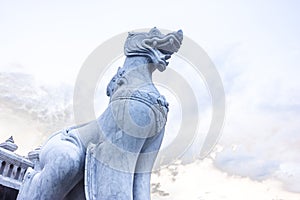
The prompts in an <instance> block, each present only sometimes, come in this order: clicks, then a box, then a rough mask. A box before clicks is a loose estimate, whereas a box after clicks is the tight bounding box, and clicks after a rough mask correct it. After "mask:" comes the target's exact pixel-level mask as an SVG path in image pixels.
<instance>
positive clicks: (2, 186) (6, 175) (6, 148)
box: [0, 137, 38, 200]
mask: <svg viewBox="0 0 300 200" xmlns="http://www.w3.org/2000/svg"><path fill="white" fill-rule="evenodd" d="M17 148H18V146H17V145H16V144H15V143H14V140H13V137H10V138H9V139H7V140H6V141H5V142H3V143H1V144H0V200H15V199H16V198H17V195H18V192H19V189H20V186H21V184H22V180H23V177H24V174H25V172H26V170H27V168H28V167H33V166H34V162H35V160H36V159H37V158H38V154H37V152H36V151H32V152H30V153H29V154H28V157H29V158H26V157H23V156H20V155H18V154H16V153H14V151H15V150H17Z"/></svg>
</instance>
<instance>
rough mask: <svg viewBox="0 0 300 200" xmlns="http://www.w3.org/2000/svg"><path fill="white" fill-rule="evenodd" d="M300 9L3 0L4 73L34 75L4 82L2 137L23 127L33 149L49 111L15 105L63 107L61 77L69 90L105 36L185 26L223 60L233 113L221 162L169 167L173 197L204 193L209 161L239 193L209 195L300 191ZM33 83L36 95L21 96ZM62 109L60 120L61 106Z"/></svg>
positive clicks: (22, 142)
mask: <svg viewBox="0 0 300 200" xmlns="http://www.w3.org/2000/svg"><path fill="white" fill-rule="evenodd" d="M299 9H300V2H299V1H296V0H294V1H293V0H288V1H283V0H281V1H280V0H274V1H271V0H269V1H268V0H266V1H258V0H256V1H250V0H249V1H237V0H235V1H234V0H228V1H217V0H212V1H191V0H186V1H145V2H142V1H118V2H117V1H105V2H104V1H88V2H83V1H48V2H46V1H13V0H12V1H3V0H0V73H3V72H20V73H26V74H30V75H32V77H33V78H32V80H31V78H28V77H27V78H24V77H16V78H15V79H14V78H10V79H8V78H7V79H5V82H2V83H1V82H0V94H1V95H0V97H1V98H0V103H1V104H2V105H1V104H0V111H1V114H0V131H1V132H0V140H1V141H3V140H5V139H7V137H8V136H10V135H11V134H15V135H16V137H15V140H16V143H17V144H19V146H20V148H22V147H21V146H24V149H26V150H28V149H29V148H30V147H31V148H33V146H35V145H38V144H39V142H40V140H41V138H43V139H45V137H46V136H45V134H43V133H41V131H40V130H41V129H40V128H39V126H42V125H40V124H42V123H43V120H42V119H41V117H40V118H39V117H37V118H38V119H39V120H40V121H41V122H40V121H39V123H35V122H34V119H35V118H30V119H29V118H28V119H27V118H26V117H27V114H26V113H25V114H24V113H21V114H16V111H17V109H16V105H18V106H20V108H19V107H18V109H19V110H20V109H21V110H22V109H23V110H24V108H23V107H22V106H23V103H22V102H23V101H24V102H25V101H26V102H28V101H29V100H30V102H31V103H32V104H34V105H36V104H38V106H37V108H35V109H33V111H32V112H34V113H42V111H44V110H43V109H42V108H43V107H47V110H46V111H47V112H49V115H51V113H53V111H55V112H56V113H59V111H63V110H64V109H65V108H66V107H67V106H68V100H63V101H62V100H59V99H60V98H63V96H64V94H65V90H62V89H61V88H60V87H61V86H62V84H67V85H68V86H67V87H69V89H68V91H69V90H71V89H72V87H73V84H74V82H75V79H76V76H77V74H78V71H79V69H80V67H81V65H82V63H83V62H84V60H85V59H86V58H87V56H88V55H89V53H91V52H92V51H93V50H94V49H95V48H96V47H97V46H98V45H100V44H101V43H102V42H104V41H105V40H107V39H109V38H110V37H112V36H114V35H117V34H119V33H122V32H126V31H129V30H134V29H138V28H149V27H153V26H157V27H158V28H165V29H170V30H178V29H182V30H183V32H184V34H185V35H187V36H188V37H189V38H191V39H193V40H194V41H195V42H197V43H198V44H199V45H200V46H201V47H202V48H203V49H204V50H205V51H206V52H207V53H208V55H209V56H210V57H211V59H212V60H213V62H214V63H215V65H216V67H217V69H218V70H219V73H220V75H221V77H222V80H223V82H224V86H225V90H226V98H227V108H226V110H227V113H226V122H225V124H224V129H223V135H222V138H221V140H220V143H219V145H220V146H221V147H222V150H221V151H219V152H217V153H216V156H215V159H214V161H213V164H209V165H208V166H207V165H205V163H204V164H203V163H202V164H201V163H200V164H199V163H198V161H197V162H196V164H192V165H190V166H185V167H186V168H184V166H183V169H182V170H181V171H182V174H185V175H181V176H180V177H181V178H179V179H178V180H177V181H176V182H175V183H176V184H177V185H176V184H173V185H172V186H170V187H169V186H168V187H167V186H166V185H168V184H170V182H168V181H166V180H168V179H167V178H166V177H167V175H165V176H164V174H163V175H162V176H161V182H162V184H164V185H163V187H164V189H165V190H168V191H169V192H170V194H171V195H172V197H174V198H172V199H183V197H182V196H180V195H185V194H187V193H189V194H191V193H193V192H196V194H197V191H195V190H193V192H191V188H194V187H195V185H197V184H199V185H201V184H205V182H207V181H208V180H204V179H203V180H201V181H200V182H199V180H197V181H196V180H193V176H191V174H197V177H199V179H201V178H205V177H206V176H204V174H203V173H201V170H204V171H205V170H208V172H207V173H212V174H213V175H212V176H211V180H209V181H212V183H213V182H214V180H215V182H218V181H220V180H222V181H224V184H227V183H228V185H227V188H228V187H229V186H231V187H232V188H230V191H232V193H230V194H229V193H228V192H226V191H224V189H222V188H223V186H224V184H223V185H222V184H216V186H215V187H212V188H205V187H203V188H202V187H200V186H199V195H198V196H202V197H203V198H204V199H210V197H209V196H205V195H204V193H205V192H206V191H204V190H210V191H209V192H211V193H213V194H214V195H216V196H213V197H211V198H216V199H222V198H223V199H241V195H242V194H244V192H245V191H244V190H239V189H238V188H239V187H241V188H244V187H246V188H247V187H251V188H252V189H250V190H251V191H252V193H255V194H257V196H256V197H255V199H299V198H300V195H299V193H290V192H291V191H293V192H300V185H299V181H298V180H300V171H299V169H300V157H299V155H300V154H299V153H300V152H299V149H300V136H299V128H300V125H299V124H300V123H299V119H300V118H299V117H300V116H299V111H300V104H299V102H300V95H299V94H300V91H299V90H300V81H299V78H298V76H299V72H300V70H299V69H300V68H299V64H298V60H299V57H300V39H299V35H300V26H299V25H300V23H299V20H300V16H299V15H300V14H299ZM27 79H28V80H29V82H28V80H27ZM34 79H35V81H34ZM0 80H4V79H0ZM21 81H22V82H21ZM29 83H30V84H29ZM45 87H46V88H47V89H46V90H44V89H43V88H45ZM10 88H14V89H12V90H11V91H10ZM49 88H50V89H49ZM30 89H31V90H32V91H35V93H34V95H36V96H34V95H31V96H29V97H28V96H22V95H24V94H26V95H28V91H31V90H30ZM66 90H67V89H66ZM45 91H46V92H45ZM49 91H50V92H49ZM47 92H49V93H47ZM29 94H30V92H29ZM49 94H51V95H54V94H55V95H57V96H55V97H51V98H49V96H48V95H49ZM14 95H15V96H14ZM69 97H70V98H72V95H70V96H69ZM62 102H63V103H62ZM24 105H25V104H24ZM26 105H27V104H26ZM26 109H27V110H28V112H29V110H30V109H29V108H26V106H25V111H26ZM18 113H19V112H18ZM30 115H31V114H30ZM41 116H44V115H42V114H41ZM55 117H56V118H55ZM55 117H54V118H55V119H53V121H55V120H56V121H55V122H57V121H58V120H59V119H60V118H59V117H60V116H59V115H55ZM24 118H26V119H25V120H23V119H24ZM47 120H48V119H46V121H47ZM51 120H52V119H51ZM58 127H59V126H58ZM47 130H48V129H47ZM197 163H198V164H197ZM203 166H205V167H203ZM186 170H190V174H189V175H188V174H186V173H189V172H187V171H186ZM222 173H228V175H226V176H225V175H222ZM220 174H221V175H220ZM242 177H245V178H246V179H247V180H246V181H245V178H242ZM206 178H207V179H209V178H210V177H206ZM249 178H251V179H249ZM259 181H260V182H259ZM188 184H190V185H193V187H189V186H188ZM172 187H173V188H172ZM233 188H236V189H233ZM268 188H269V190H268ZM266 191H269V192H268V193H267V194H266ZM201 194H202V195H201ZM218 195H219V196H218ZM222 195H223V196H222ZM266 195H267V196H266ZM268 195H269V196H268ZM225 196H226V198H225ZM218 197H220V198H218ZM197 198H198V199H199V198H200V197H197V195H194V196H193V195H191V197H190V198H189V199H197ZM200 199H201V198H200Z"/></svg>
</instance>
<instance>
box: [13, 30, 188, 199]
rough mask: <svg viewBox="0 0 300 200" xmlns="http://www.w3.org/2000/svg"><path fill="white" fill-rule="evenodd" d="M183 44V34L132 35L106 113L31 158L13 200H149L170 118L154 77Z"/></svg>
mask: <svg viewBox="0 0 300 200" xmlns="http://www.w3.org/2000/svg"><path fill="white" fill-rule="evenodd" d="M182 39H183V34H182V31H181V30H180V31H177V32H172V33H169V34H166V35H165V34H162V33H161V32H160V31H159V30H158V29H157V28H153V29H151V30H150V31H149V32H138V33H134V32H130V33H129V34H128V37H127V39H126V42H125V46H124V54H125V55H126V60H125V62H124V65H123V66H122V67H120V68H119V69H118V71H117V73H116V75H115V76H114V77H113V78H112V79H111V81H110V83H109V84H108V86H107V91H106V93H107V95H108V96H109V97H110V102H109V105H108V106H107V109H106V110H105V111H104V113H103V114H102V115H101V116H99V117H98V118H97V119H96V120H94V121H92V122H89V123H87V124H83V125H79V126H74V127H69V128H67V129H65V130H61V131H58V132H57V133H54V134H53V135H52V136H51V137H50V138H49V139H48V141H47V142H46V143H45V144H44V145H43V146H42V147H41V149H40V150H39V149H38V150H37V151H35V152H32V153H31V154H30V158H31V159H32V160H33V162H34V163H35V166H34V168H33V169H32V168H29V169H28V171H27V173H26V175H25V177H24V181H23V184H22V187H21V189H20V193H19V195H18V200H27V199H36V200H37V199H43V200H48V199H49V200H50V199H51V200H52V199H56V200H59V199H75V200H76V199H82V200H83V199H87V200H96V199H97V200H131V199H134V200H148V199H150V178H151V169H152V166H153V164H154V161H155V158H156V155H157V153H158V151H159V148H160V145H161V143H162V139H163V135H164V127H165V124H166V121H167V113H168V103H167V101H166V99H165V98H164V97H163V96H162V95H161V94H160V93H159V92H158V90H157V89H156V87H155V85H154V84H153V82H152V73H153V72H154V71H155V70H156V69H158V70H159V71H164V70H165V69H166V67H167V65H168V62H167V60H168V59H169V58H170V57H171V55H172V54H173V53H175V52H177V51H178V50H179V48H180V45H181V42H182ZM37 152H38V154H39V157H37V156H36V155H37V154H36V153H37Z"/></svg>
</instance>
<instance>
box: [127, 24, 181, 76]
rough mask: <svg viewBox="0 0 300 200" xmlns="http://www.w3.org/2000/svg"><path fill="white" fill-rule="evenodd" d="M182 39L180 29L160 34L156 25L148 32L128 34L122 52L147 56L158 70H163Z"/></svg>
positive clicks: (129, 54)
mask: <svg viewBox="0 0 300 200" xmlns="http://www.w3.org/2000/svg"><path fill="white" fill-rule="evenodd" d="M182 40H183V33H182V31H181V30H179V31H177V32H172V33H169V34H166V35H165V34H162V33H161V32H160V31H159V30H158V29H157V28H156V27H154V28H152V29H151V30H150V31H149V32H148V33H146V32H141V33H133V32H130V33H129V34H128V37H127V40H126V42H125V47H124V53H125V55H126V56H147V57H149V58H150V59H151V61H152V63H153V64H156V65H157V69H158V70H159V71H164V70H165V69H166V66H167V65H168V64H169V62H167V60H168V59H169V58H171V55H172V54H173V53H175V52H177V51H178V50H179V48H180V45H181V43H182Z"/></svg>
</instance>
